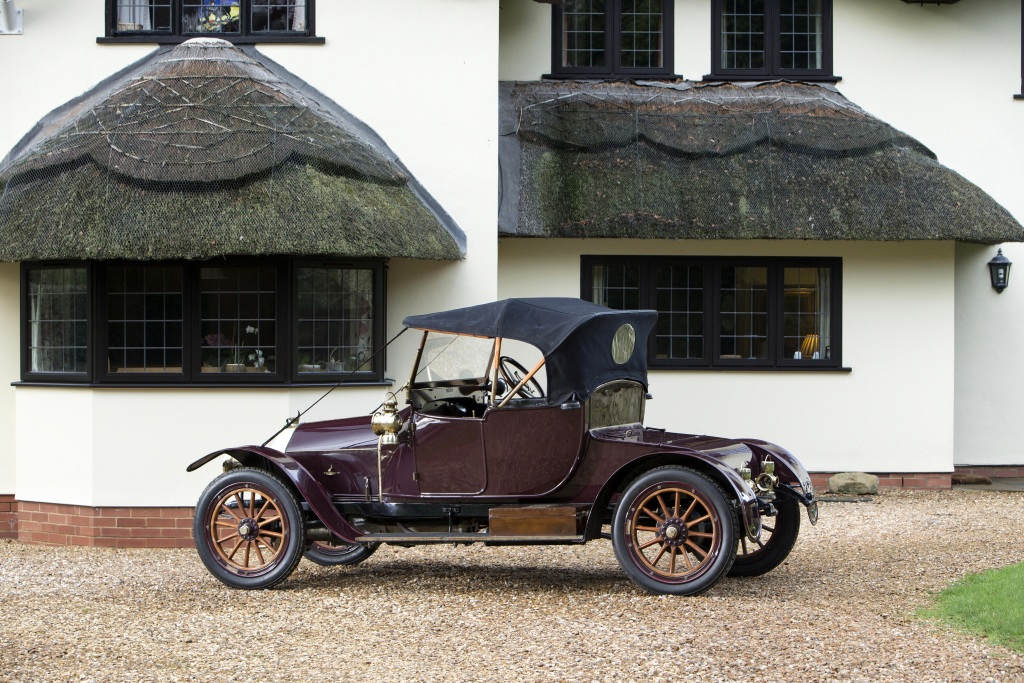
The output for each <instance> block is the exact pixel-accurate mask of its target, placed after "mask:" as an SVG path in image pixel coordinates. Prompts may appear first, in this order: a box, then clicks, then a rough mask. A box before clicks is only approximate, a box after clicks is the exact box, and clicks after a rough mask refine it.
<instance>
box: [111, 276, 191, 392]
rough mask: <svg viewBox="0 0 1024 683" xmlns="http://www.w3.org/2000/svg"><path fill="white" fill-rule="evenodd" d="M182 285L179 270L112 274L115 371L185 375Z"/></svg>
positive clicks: (112, 341) (112, 356)
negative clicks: (182, 345) (182, 331)
mask: <svg viewBox="0 0 1024 683" xmlns="http://www.w3.org/2000/svg"><path fill="white" fill-rule="evenodd" d="M181 283H182V273H181V268H180V267H177V266H169V267H161V266H127V267H116V268H108V269H107V354H108V355H107V369H108V371H109V372H171V373H181V372H182V367H181V358H182V349H181V343H182V340H181V325H182V322H181V311H182V298H183V293H182V285H181Z"/></svg>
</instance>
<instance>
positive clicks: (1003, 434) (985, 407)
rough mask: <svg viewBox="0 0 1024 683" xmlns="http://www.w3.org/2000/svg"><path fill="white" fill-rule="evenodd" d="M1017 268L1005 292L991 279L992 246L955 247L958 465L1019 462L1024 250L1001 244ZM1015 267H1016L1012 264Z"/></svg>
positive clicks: (1022, 457) (1023, 441) (1023, 434)
mask: <svg viewBox="0 0 1024 683" xmlns="http://www.w3.org/2000/svg"><path fill="white" fill-rule="evenodd" d="M1003 254H1004V255H1005V256H1006V257H1007V258H1009V259H1010V260H1011V261H1014V262H1015V264H1016V265H1014V266H1013V267H1011V269H1010V286H1009V287H1008V288H1007V289H1006V290H1004V291H1003V293H1002V294H998V293H996V291H995V290H994V289H992V287H991V286H990V284H989V270H988V265H987V264H988V261H989V259H991V258H992V257H993V256H995V255H996V249H995V247H988V246H982V245H976V244H961V245H957V249H956V257H957V278H956V291H957V298H956V441H955V445H956V464H958V465H1020V464H1022V463H1024V423H1022V420H1021V419H1020V416H1021V412H1022V411H1024V391H1022V390H1021V387H1022V386H1024V354H1022V353H1021V349H1022V348H1024V315H1022V314H1021V311H1022V308H1024V287H1022V283H1024V278H1022V277H1021V274H1022V272H1024V248H1022V245H1020V244H1012V245H1006V244H1004V245H1003ZM1015 268H1016V269H1017V270H1014V269H1015Z"/></svg>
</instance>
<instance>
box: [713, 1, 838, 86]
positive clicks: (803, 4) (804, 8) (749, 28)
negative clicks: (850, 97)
mask: <svg viewBox="0 0 1024 683" xmlns="http://www.w3.org/2000/svg"><path fill="white" fill-rule="evenodd" d="M712 7H713V9H712V12H713V14H712V22H713V26H712V32H711V42H712V68H711V77H712V78H720V79H723V80H760V79H766V78H794V79H800V80H834V78H833V76H832V1H831V0H713V6H712Z"/></svg>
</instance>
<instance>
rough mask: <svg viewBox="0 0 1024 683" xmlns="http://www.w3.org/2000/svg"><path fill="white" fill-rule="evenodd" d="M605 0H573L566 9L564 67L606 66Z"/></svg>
mask: <svg viewBox="0 0 1024 683" xmlns="http://www.w3.org/2000/svg"><path fill="white" fill-rule="evenodd" d="M604 12H605V0H570V1H569V2H566V3H565V5H564V6H563V8H562V66H564V67H600V66H605V35H604Z"/></svg>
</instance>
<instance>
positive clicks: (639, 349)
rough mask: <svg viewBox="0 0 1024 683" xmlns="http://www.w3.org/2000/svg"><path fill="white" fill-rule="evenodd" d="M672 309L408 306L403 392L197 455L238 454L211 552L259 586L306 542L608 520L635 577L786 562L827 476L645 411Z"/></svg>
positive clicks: (305, 549)
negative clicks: (651, 362) (664, 312)
mask: <svg viewBox="0 0 1024 683" xmlns="http://www.w3.org/2000/svg"><path fill="white" fill-rule="evenodd" d="M655 320H656V313H654V312H653V311H614V310H611V309H607V308H604V307H601V306H597V305H595V304H591V303H588V302H584V301H581V300H578V299H509V300H505V301H500V302H495V303H491V304H484V305H482V306H475V307H470V308H466V309H456V310H454V311H446V312H443V313H438V314H432V315H425V316H413V317H410V318H407V319H406V320H405V325H406V326H407V327H408V328H411V329H418V330H421V331H423V337H422V341H421V344H420V348H419V353H418V354H417V358H416V362H415V364H414V368H413V372H412V378H411V379H410V381H409V383H408V384H406V385H405V387H403V390H404V393H405V403H406V405H405V406H404V407H403V408H402V409H401V410H399V408H398V406H397V399H396V398H395V395H394V394H390V399H389V400H386V401H385V403H384V404H382V406H381V407H380V408H379V409H378V410H377V411H376V412H375V413H374V414H373V415H372V416H371V415H367V416H362V417H354V418H347V419H338V420H328V421H322V422H311V423H304V424H292V425H291V426H290V427H289V428H287V429H285V430H283V431H282V432H281V433H279V434H278V435H277V436H276V437H275V438H274V439H272V440H271V441H269V442H268V443H266V444H264V445H262V446H243V447H237V448H228V449H224V450H220V451H216V452H214V453H211V454H209V455H207V456H205V457H203V458H201V459H199V460H198V461H196V462H195V463H193V464H192V465H190V466H189V470H190V471H191V470H194V469H196V468H198V467H200V466H202V465H203V464H205V463H207V462H209V461H211V460H213V459H215V458H217V457H219V456H222V455H227V456H230V458H231V459H232V460H231V461H229V462H230V464H231V465H232V466H231V467H226V471H225V473H224V474H222V475H220V476H219V477H218V478H217V479H216V480H214V482H213V483H211V484H210V486H209V487H208V488H207V489H206V491H205V492H204V493H203V495H202V496H201V497H200V500H199V503H198V505H197V508H196V516H195V526H194V534H195V539H196V545H197V549H198V550H199V554H200V556H201V557H202V559H203V561H204V563H205V564H206V565H207V567H208V568H209V569H210V570H211V572H212V573H213V574H214V575H215V576H217V578H219V579H220V580H222V581H224V582H225V583H227V584H229V585H232V586H236V587H241V588H264V587H269V586H272V585H275V584H276V583H278V582H280V581H282V580H284V579H285V578H287V576H288V575H289V574H290V573H291V571H292V570H293V569H294V568H295V566H296V565H297V563H298V561H299V559H301V557H302V556H303V555H305V556H306V557H307V558H308V559H310V560H312V561H314V562H318V563H320V564H325V565H344V564H354V563H357V562H360V561H362V560H364V559H366V558H367V557H368V556H369V555H370V554H372V552H373V551H374V549H376V547H377V546H378V545H379V544H380V543H392V544H397V545H411V544H424V543H484V544H489V545H507V544H554V543H557V544H574V543H576V544H578V543H586V542H588V541H592V540H595V539H600V538H609V537H610V538H611V540H612V545H613V547H614V551H615V553H616V556H617V558H618V560H619V563H620V565H621V566H622V568H623V569H624V571H625V572H626V574H627V575H628V576H629V577H630V578H631V579H632V580H633V581H635V582H636V583H637V584H639V585H640V586H642V587H643V588H645V589H647V590H649V591H652V592H658V593H672V594H683V595H689V594H695V593H699V592H702V591H704V590H707V589H708V588H710V587H711V586H713V585H714V584H715V583H716V582H717V581H718V580H719V579H720V578H721V577H722V576H725V575H726V574H731V575H747V576H751V575H759V574H763V573H764V572H766V571H769V570H771V569H772V568H774V567H775V566H777V565H778V564H779V563H781V562H782V560H783V559H785V557H786V556H787V555H788V554H789V551H790V550H791V549H792V547H793V544H794V543H795V541H796V537H797V534H798V531H799V526H800V514H799V505H800V504H803V505H804V506H806V507H807V508H808V514H809V516H810V518H811V521H812V522H814V521H815V520H816V515H817V504H816V502H815V499H814V491H813V487H812V486H811V482H810V477H809V476H808V474H807V471H806V470H805V469H804V467H803V466H802V465H801V464H800V463H799V462H798V461H797V459H796V458H795V457H794V456H793V455H792V454H790V453H789V452H788V451H786V450H785V449H783V448H781V447H779V446H776V445H774V444H771V443H768V442H765V441H760V440H757V439H724V438H718V437H710V436H699V435H692V434H682V433H675V432H670V431H667V430H664V429H655V428H650V427H645V426H644V424H643V420H644V407H645V403H646V400H647V399H649V398H650V396H649V395H648V394H647V389H648V387H647V371H646V366H647V356H646V352H647V349H646V343H645V340H646V339H647V338H648V335H649V334H650V331H651V329H652V328H653V325H654V322H655ZM519 343H525V344H528V345H530V347H534V349H533V350H534V351H536V352H539V360H538V362H537V363H536V364H535V365H534V366H533V368H532V369H531V370H527V369H526V367H525V366H524V365H523V364H522V363H520V362H518V361H517V360H515V359H514V358H512V357H511V356H508V355H503V348H504V349H505V350H508V349H509V348H510V347H512V346H515V345H516V344H519ZM463 346H465V349H464V351H465V352H464V353H463V349H462V347H463ZM517 348H518V349H520V350H521V349H523V348H529V347H526V346H523V344H519V346H518V347H517ZM470 351H473V353H471V352H470ZM460 354H461V355H460ZM474 354H475V355H474ZM542 370H543V372H541V371H542ZM542 375H544V376H546V377H545V379H546V381H545V382H543V383H542V382H541V381H540V377H541V376H542ZM400 391H402V390H400Z"/></svg>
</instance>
